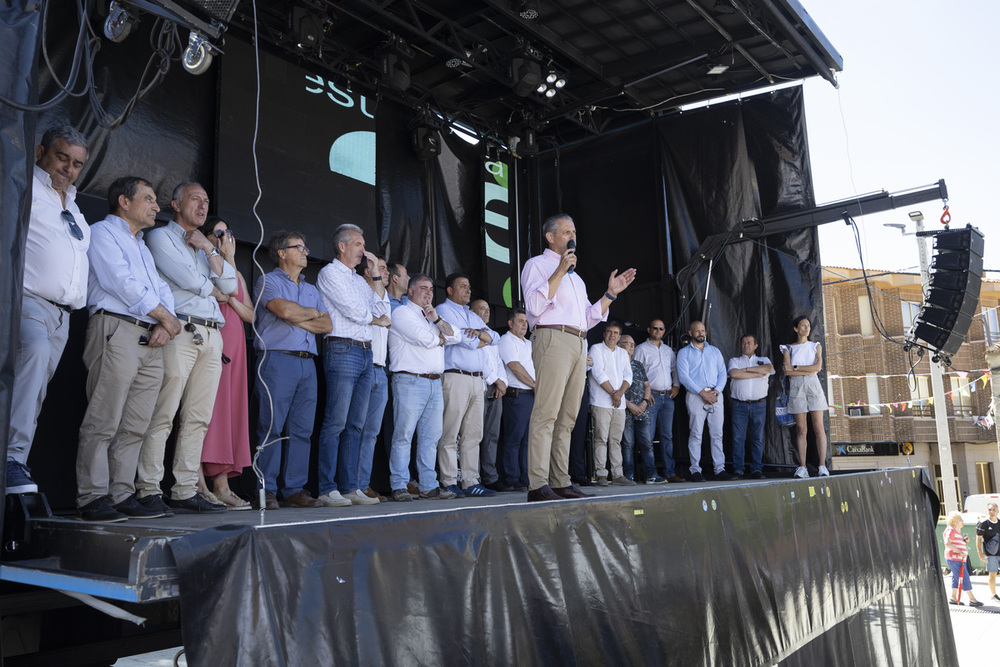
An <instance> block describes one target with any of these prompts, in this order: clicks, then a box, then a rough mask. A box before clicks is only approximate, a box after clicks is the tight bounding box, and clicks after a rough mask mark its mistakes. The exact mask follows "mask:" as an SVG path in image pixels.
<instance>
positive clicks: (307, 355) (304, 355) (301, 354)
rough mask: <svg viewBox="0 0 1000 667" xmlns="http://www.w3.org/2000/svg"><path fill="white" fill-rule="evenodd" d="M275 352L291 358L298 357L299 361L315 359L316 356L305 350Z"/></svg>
mask: <svg viewBox="0 0 1000 667" xmlns="http://www.w3.org/2000/svg"><path fill="white" fill-rule="evenodd" d="M275 352H281V353H282V354H288V355H291V356H293V357H298V358H299V359H315V358H316V355H315V354H313V353H312V352H306V351H305V350H275Z"/></svg>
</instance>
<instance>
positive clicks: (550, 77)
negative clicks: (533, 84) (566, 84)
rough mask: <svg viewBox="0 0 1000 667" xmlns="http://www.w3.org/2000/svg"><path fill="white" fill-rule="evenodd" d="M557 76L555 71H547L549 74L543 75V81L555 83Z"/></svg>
mask: <svg viewBox="0 0 1000 667" xmlns="http://www.w3.org/2000/svg"><path fill="white" fill-rule="evenodd" d="M558 78H559V77H558V76H556V73H555V72H549V75H548V76H547V77H545V83H555V82H556V80H557V79H558Z"/></svg>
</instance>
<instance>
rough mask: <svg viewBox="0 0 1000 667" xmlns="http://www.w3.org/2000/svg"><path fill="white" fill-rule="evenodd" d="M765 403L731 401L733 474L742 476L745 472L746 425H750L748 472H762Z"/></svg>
mask: <svg viewBox="0 0 1000 667" xmlns="http://www.w3.org/2000/svg"><path fill="white" fill-rule="evenodd" d="M766 417H767V402H766V401H761V402H760V403H744V402H742V401H737V400H736V399H733V407H732V412H731V417H730V418H731V419H732V422H733V472H734V473H737V474H740V475H742V474H743V473H744V471H745V470H746V464H745V456H744V455H745V453H746V446H745V445H746V437H747V424H748V423H749V425H750V472H763V470H764V463H763V461H762V459H763V458H764V421H765V419H766Z"/></svg>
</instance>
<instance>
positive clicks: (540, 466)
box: [528, 329, 587, 491]
mask: <svg viewBox="0 0 1000 667" xmlns="http://www.w3.org/2000/svg"><path fill="white" fill-rule="evenodd" d="M531 360H532V362H533V363H534V365H535V378H536V379H535V403H534V406H533V407H532V409H531V420H530V421H529V422H528V434H529V435H528V488H529V489H530V490H532V491H534V490H535V489H540V488H542V487H543V486H545V485H546V484H548V485H550V486H551V487H552V488H555V489H559V488H565V487H567V486H569V485H570V484H571V481H570V478H569V441H570V435H571V434H572V433H573V426H574V425H575V424H576V416H577V414H578V413H579V412H580V400H581V399H582V398H583V383H584V379H585V378H586V376H587V341H586V340H583V339H581V338H579V337H578V336H574V335H573V334H569V333H565V332H562V331H558V330H556V329H538V330H536V331H535V332H534V333H533V334H532V336H531Z"/></svg>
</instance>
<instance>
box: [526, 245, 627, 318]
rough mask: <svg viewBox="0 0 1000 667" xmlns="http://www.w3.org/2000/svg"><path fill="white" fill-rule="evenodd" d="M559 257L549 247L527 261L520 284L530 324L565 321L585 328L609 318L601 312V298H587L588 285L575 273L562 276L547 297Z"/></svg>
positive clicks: (557, 266)
mask: <svg viewBox="0 0 1000 667" xmlns="http://www.w3.org/2000/svg"><path fill="white" fill-rule="evenodd" d="M560 259H561V258H560V257H559V255H558V254H556V253H555V251H553V250H551V249H549V248H546V249H545V252H543V253H542V254H541V255H536V256H535V257H532V258H531V259H529V260H528V261H527V262H525V263H524V270H523V271H521V286H522V287H523V288H524V303H525V310H526V311H527V314H528V325H529V326H530V327H531V328H532V329H534V328H535V327H536V326H538V325H539V324H542V325H553V324H554V325H559V324H562V325H565V326H569V327H574V328H576V329H579V330H580V331H586V330H588V329H590V328H591V327H593V326H595V325H596V324H597V323H598V322H604V321H606V320H607V319H608V314H607V313H606V312H605V313H602V312H601V302H600V300H598V301H597V302H596V303H593V304H592V303H590V302H589V301H588V300H587V286H586V285H584V284H583V278H581V277H580V276H578V275H577V274H576V273H569V274H566V275H565V276H563V279H562V280H561V281H560V282H559V288H558V289H557V290H556V294H555V297H553V298H552V299H550V298H548V295H549V278H550V277H551V276H552V274H553V273H555V272H556V269H558V268H559V261H560Z"/></svg>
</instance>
